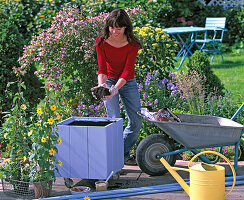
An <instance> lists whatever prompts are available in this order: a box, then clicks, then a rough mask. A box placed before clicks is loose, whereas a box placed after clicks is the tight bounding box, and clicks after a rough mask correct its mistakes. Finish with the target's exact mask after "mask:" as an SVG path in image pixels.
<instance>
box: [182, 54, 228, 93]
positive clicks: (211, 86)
mask: <svg viewBox="0 0 244 200" xmlns="http://www.w3.org/2000/svg"><path fill="white" fill-rule="evenodd" d="M186 66H187V68H188V73H189V74H190V72H191V71H193V70H194V71H197V72H198V73H199V74H200V75H201V77H202V82H203V89H204V91H205V94H206V95H208V94H210V93H214V94H216V95H221V94H223V89H224V86H223V85H222V83H221V81H220V79H219V78H218V77H217V76H216V75H215V74H214V73H213V71H212V69H211V66H210V62H209V58H208V56H207V55H206V53H205V52H200V51H195V52H194V54H193V55H192V56H191V60H190V61H189V63H188V64H187V65H186Z"/></svg>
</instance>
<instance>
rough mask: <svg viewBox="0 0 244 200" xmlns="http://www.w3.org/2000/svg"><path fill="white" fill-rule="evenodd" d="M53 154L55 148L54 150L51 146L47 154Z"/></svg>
mask: <svg viewBox="0 0 244 200" xmlns="http://www.w3.org/2000/svg"><path fill="white" fill-rule="evenodd" d="M54 154H55V150H54V149H53V148H51V149H50V150H49V155H50V156H54Z"/></svg>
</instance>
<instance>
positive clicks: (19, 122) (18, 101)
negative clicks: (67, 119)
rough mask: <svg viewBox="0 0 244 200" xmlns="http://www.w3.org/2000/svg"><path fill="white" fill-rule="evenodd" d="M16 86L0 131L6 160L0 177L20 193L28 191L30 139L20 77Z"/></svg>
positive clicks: (3, 154) (22, 84)
mask: <svg viewBox="0 0 244 200" xmlns="http://www.w3.org/2000/svg"><path fill="white" fill-rule="evenodd" d="M9 85H10V84H8V86H9ZM17 86H18V93H17V94H16V95H15V97H14V99H13V108H12V109H11V111H10V112H9V113H5V116H4V123H3V127H2V132H1V134H2V135H3V137H4V139H5V142H6V148H5V149H6V150H5V152H3V153H2V155H1V157H2V158H6V159H5V161H6V162H5V163H4V165H2V166H1V168H0V178H1V179H4V180H5V181H7V182H9V183H10V184H12V185H13V188H14V191H15V193H16V194H18V195H21V193H26V192H28V188H29V180H30V178H29V173H30V167H29V163H28V157H29V151H30V140H29V138H28V135H27V130H28V124H29V122H30V118H29V117H28V114H27V112H26V111H27V109H28V106H27V105H26V103H25V99H24V98H23V92H22V90H23V89H25V85H24V82H22V80H21V78H20V77H18V82H17Z"/></svg>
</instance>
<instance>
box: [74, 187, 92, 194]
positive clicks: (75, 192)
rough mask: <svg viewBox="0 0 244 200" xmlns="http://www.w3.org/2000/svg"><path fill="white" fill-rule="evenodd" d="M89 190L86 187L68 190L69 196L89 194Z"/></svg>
mask: <svg viewBox="0 0 244 200" xmlns="http://www.w3.org/2000/svg"><path fill="white" fill-rule="evenodd" d="M90 190H91V189H90V188H89V187H86V186H76V187H73V188H71V189H70V192H71V194H81V193H87V192H90Z"/></svg>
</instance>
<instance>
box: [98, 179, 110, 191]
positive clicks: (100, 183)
mask: <svg viewBox="0 0 244 200" xmlns="http://www.w3.org/2000/svg"><path fill="white" fill-rule="evenodd" d="M95 185H96V191H98V192H99V191H106V190H107V189H108V182H105V181H97V182H95Z"/></svg>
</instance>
